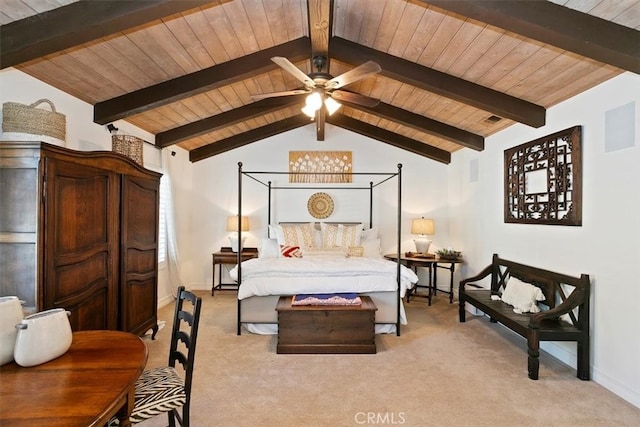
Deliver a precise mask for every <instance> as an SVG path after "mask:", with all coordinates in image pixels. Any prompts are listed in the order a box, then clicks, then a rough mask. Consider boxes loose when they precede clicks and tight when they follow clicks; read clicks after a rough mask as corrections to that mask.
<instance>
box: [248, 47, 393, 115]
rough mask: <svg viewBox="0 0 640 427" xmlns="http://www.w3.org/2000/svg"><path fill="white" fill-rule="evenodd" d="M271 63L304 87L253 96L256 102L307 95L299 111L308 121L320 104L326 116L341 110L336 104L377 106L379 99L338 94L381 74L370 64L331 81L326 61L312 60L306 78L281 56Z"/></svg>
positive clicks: (375, 65)
mask: <svg viewBox="0 0 640 427" xmlns="http://www.w3.org/2000/svg"><path fill="white" fill-rule="evenodd" d="M271 60H272V61H273V62H275V63H276V64H278V65H279V66H280V67H281V68H282V69H284V70H285V71H287V72H288V73H290V74H291V75H292V76H293V77H295V78H296V79H298V80H300V81H301V82H302V83H304V86H305V88H304V89H295V90H288V91H284V92H272V93H265V94H260V95H252V98H253V99H254V100H256V101H257V100H260V99H264V98H272V97H277V96H287V95H301V94H304V93H308V94H309V96H308V97H307V100H306V105H305V107H304V108H303V109H302V112H303V113H305V114H306V115H307V116H309V117H311V118H315V117H316V114H317V113H318V112H319V111H320V109H321V107H322V105H323V104H324V106H325V107H326V111H327V113H328V114H329V115H331V114H333V113H334V112H336V110H338V109H339V108H340V107H341V105H342V104H340V103H339V102H338V101H344V102H350V103H353V104H359V105H364V106H366V107H375V106H376V105H378V103H379V102H380V101H379V100H378V99H375V98H371V97H368V96H365V95H361V94H359V93H355V92H349V91H346V90H339V89H340V88H342V87H343V86H346V85H348V84H350V83H353V82H356V81H358V80H360V79H363V78H365V77H367V76H370V75H372V74H376V73H379V72H380V71H382V68H380V65H378V64H377V63H375V62H373V61H368V62H365V63H364V64H361V65H358V66H357V67H355V68H353V69H352V70H349V71H347V72H345V73H343V74H340V75H339V76H337V77H333V76H332V75H331V74H329V73H327V72H323V71H322V70H324V69H325V67H326V65H327V58H326V57H324V56H316V57H314V58H313V60H312V63H313V66H314V67H315V68H316V69H317V71H316V72H314V73H310V74H309V75H307V74H305V73H304V72H303V71H302V70H300V69H299V68H298V67H296V66H295V65H293V63H292V62H290V61H289V60H288V59H287V58H284V57H282V56H275V57H273V58H271Z"/></svg>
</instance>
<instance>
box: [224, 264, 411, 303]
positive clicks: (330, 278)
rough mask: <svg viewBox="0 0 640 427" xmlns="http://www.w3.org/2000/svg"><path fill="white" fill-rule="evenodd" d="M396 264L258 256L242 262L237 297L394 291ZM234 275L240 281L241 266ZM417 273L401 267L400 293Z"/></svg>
mask: <svg viewBox="0 0 640 427" xmlns="http://www.w3.org/2000/svg"><path fill="white" fill-rule="evenodd" d="M396 271H397V264H396V263H395V262H393V261H389V260H386V259H384V258H365V257H344V256H340V257H338V256H318V257H307V258H255V259H251V260H248V261H244V262H243V263H242V282H241V286H240V289H239V290H238V299H244V298H249V297H251V296H256V295H257V296H265V295H293V294H301V293H338V292H357V293H365V292H381V291H395V290H396V289H397V282H396ZM230 274H231V278H233V279H234V280H237V278H238V267H237V266H236V267H234V268H233V269H232V270H231V272H230ZM417 281H418V276H416V274H415V273H414V272H413V271H412V270H410V269H408V268H406V267H405V266H403V265H401V266H400V282H401V283H400V285H401V288H400V296H401V297H404V295H405V292H406V290H407V289H411V288H412V287H413V285H414V284H415V283H417Z"/></svg>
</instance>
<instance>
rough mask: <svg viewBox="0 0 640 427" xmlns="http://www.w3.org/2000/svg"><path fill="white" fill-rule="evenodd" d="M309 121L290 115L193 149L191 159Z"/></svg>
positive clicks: (245, 143)
mask: <svg viewBox="0 0 640 427" xmlns="http://www.w3.org/2000/svg"><path fill="white" fill-rule="evenodd" d="M309 123H310V122H309V117H307V116H305V115H304V114H299V115H297V116H293V117H289V118H288V119H285V120H280V121H279V122H275V123H270V124H268V125H266V126H262V127H260V128H257V129H252V130H250V131H247V132H244V133H241V134H238V135H234V136H232V137H230V138H226V139H222V140H220V141H216V142H213V143H211V144H209V145H205V146H202V147H199V148H196V149H194V150H191V151H189V160H190V161H191V162H197V161H199V160H204V159H206V158H209V157H212V156H215V155H217V154H221V153H224V152H226V151H229V150H233V149H234V148H239V147H242V146H245V145H248V144H251V143H252V142H256V141H260V140H261V139H264V138H269V137H271V136H274V135H278V134H279V133H282V132H287V131H290V130H293V129H296V128H299V127H301V126H305V125H308V124H309Z"/></svg>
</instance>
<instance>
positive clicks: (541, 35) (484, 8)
mask: <svg viewBox="0 0 640 427" xmlns="http://www.w3.org/2000/svg"><path fill="white" fill-rule="evenodd" d="M421 1H422V2H423V3H428V4H432V5H434V6H437V7H439V8H442V9H444V10H447V11H450V12H455V13H458V14H460V15H463V16H466V17H469V18H473V19H477V20H478V21H482V22H486V23H488V24H491V25H495V26H496V27H499V28H502V29H505V30H507V31H511V32H514V33H516V34H521V35H523V36H525V37H529V38H532V39H535V40H538V41H541V42H544V43H548V44H550V45H553V46H556V47H559V48H560V49H565V50H568V51H570V52H574V53H577V54H579V55H582V56H586V57H587V58H592V59H595V60H596V61H600V62H604V63H605V64H611V65H614V66H616V67H619V68H622V69H623V70H628V71H633V72H634V73H636V74H640V31H638V30H635V29H633V28H629V27H625V26H624V25H620V24H616V23H615V22H611V21H607V20H604V19H602V18H598V17H596V16H592V15H589V14H587V13H582V12H579V11H577V10H573V9H570V8H568V7H564V6H560V5H558V4H555V3H552V2H550V1H543V0H529V1H504V0H502V1H500V0H498V1H496V0H457V1H450V0H421Z"/></svg>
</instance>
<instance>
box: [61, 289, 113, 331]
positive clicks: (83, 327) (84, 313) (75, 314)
mask: <svg viewBox="0 0 640 427" xmlns="http://www.w3.org/2000/svg"><path fill="white" fill-rule="evenodd" d="M109 304H110V303H109V294H108V292H107V290H106V289H105V288H104V287H103V288H100V289H96V290H94V291H93V292H91V293H90V294H88V295H87V298H85V299H83V300H82V301H79V302H77V303H68V304H67V306H66V307H65V309H66V310H68V311H70V312H71V315H70V316H69V322H71V329H73V330H74V331H89V330H99V329H116V327H115V326H114V325H113V321H112V319H111V318H110V316H109V314H108V308H109ZM111 317H113V316H111Z"/></svg>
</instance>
